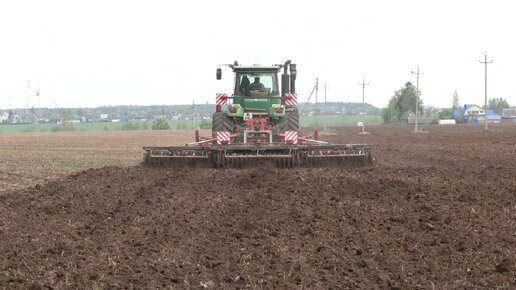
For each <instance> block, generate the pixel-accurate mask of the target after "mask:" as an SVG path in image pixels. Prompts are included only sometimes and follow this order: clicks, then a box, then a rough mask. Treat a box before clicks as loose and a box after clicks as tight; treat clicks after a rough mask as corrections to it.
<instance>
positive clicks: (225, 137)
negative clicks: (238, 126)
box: [217, 131, 231, 145]
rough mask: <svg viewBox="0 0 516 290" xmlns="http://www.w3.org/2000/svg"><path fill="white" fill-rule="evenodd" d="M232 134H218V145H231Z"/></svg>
mask: <svg viewBox="0 0 516 290" xmlns="http://www.w3.org/2000/svg"><path fill="white" fill-rule="evenodd" d="M230 143H231V133H229V132H225V131H224V132H217V144H219V145H220V144H230Z"/></svg>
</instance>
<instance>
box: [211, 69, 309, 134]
mask: <svg viewBox="0 0 516 290" xmlns="http://www.w3.org/2000/svg"><path fill="white" fill-rule="evenodd" d="M227 66H229V67H230V68H231V69H232V70H233V72H234V75H235V82H234V87H233V92H232V96H231V97H229V96H227V95H224V94H217V105H216V112H215V113H214V114H213V118H212V122H213V123H212V132H213V137H217V132H229V133H231V134H230V136H231V140H230V141H229V142H228V143H244V144H255V143H271V142H281V141H282V140H283V139H284V137H281V136H282V135H281V133H285V132H288V131H292V132H293V131H296V132H298V131H299V114H298V111H297V99H296V95H295V81H296V74H297V71H296V65H295V64H292V63H291V62H290V61H287V62H285V64H278V65H273V66H258V65H254V66H239V65H238V62H235V63H234V64H231V65H227ZM282 68H283V74H282V75H281V79H282V81H281V88H280V83H279V79H278V74H279V72H280V71H281V69H282ZM289 69H290V74H288V70H289ZM221 78H222V69H221V68H218V69H217V79H218V80H220V79H221ZM228 100H231V101H232V102H231V104H228V103H227V101H228ZM222 105H226V110H225V111H222ZM219 139H220V138H219ZM221 141H227V140H219V143H221Z"/></svg>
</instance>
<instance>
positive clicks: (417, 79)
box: [411, 64, 423, 133]
mask: <svg viewBox="0 0 516 290" xmlns="http://www.w3.org/2000/svg"><path fill="white" fill-rule="evenodd" d="M411 73H412V74H415V75H417V78H416V126H415V129H414V131H415V132H416V133H417V132H419V131H418V129H417V118H418V115H419V112H418V111H419V95H420V93H419V75H422V74H423V73H422V72H419V64H418V65H417V72H413V71H411Z"/></svg>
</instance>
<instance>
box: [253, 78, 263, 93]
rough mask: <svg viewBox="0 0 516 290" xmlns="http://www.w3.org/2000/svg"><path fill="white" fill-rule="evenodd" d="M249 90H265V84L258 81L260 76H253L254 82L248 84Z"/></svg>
mask: <svg viewBox="0 0 516 290" xmlns="http://www.w3.org/2000/svg"><path fill="white" fill-rule="evenodd" d="M249 90H251V91H260V92H265V86H264V85H263V84H262V83H260V77H255V78H254V83H252V84H250V85H249Z"/></svg>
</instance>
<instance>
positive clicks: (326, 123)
mask: <svg viewBox="0 0 516 290" xmlns="http://www.w3.org/2000/svg"><path fill="white" fill-rule="evenodd" d="M323 88H324V108H323V115H324V116H326V115H327V112H326V89H328V88H329V87H328V86H327V85H326V82H324V87H323ZM324 120H326V121H325V122H324V128H323V130H324V131H326V130H327V128H328V118H326V117H325V118H324Z"/></svg>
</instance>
